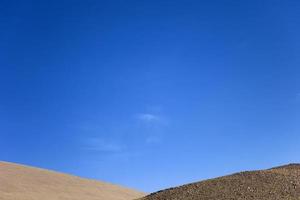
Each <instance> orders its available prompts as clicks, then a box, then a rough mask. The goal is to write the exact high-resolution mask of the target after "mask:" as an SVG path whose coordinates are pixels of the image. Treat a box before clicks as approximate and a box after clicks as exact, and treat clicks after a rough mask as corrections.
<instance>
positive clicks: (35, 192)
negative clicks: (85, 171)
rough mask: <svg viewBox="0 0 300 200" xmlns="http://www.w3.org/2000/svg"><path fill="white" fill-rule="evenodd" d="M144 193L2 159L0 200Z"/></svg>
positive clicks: (79, 199)
mask: <svg viewBox="0 0 300 200" xmlns="http://www.w3.org/2000/svg"><path fill="white" fill-rule="evenodd" d="M143 195H144V194H143V193H141V192H137V191H134V190H131V189H127V188H124V187H120V186H117V185H113V184H109V183H104V182H99V181H95V180H88V179H83V178H79V177H76V176H72V175H66V174H62V173H57V172H53V171H48V170H44V169H39V168H33V167H28V166H23V165H18V164H13V163H7V162H0V200H132V199H135V198H139V197H142V196H143Z"/></svg>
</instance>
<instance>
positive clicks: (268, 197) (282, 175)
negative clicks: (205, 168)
mask: <svg viewBox="0 0 300 200" xmlns="http://www.w3.org/2000/svg"><path fill="white" fill-rule="evenodd" d="M229 199H230V200H299V199H300V164H289V165H285V166H280V167H276V168H272V169H268V170H258V171H246V172H241V173H236V174H232V175H229V176H223V177H219V178H215V179H209V180H205V181H201V182H196V183H191V184H187V185H183V186H180V187H175V188H170V189H166V190H162V191H159V192H156V193H152V194H150V195H148V196H146V197H144V198H141V199H140V200H229Z"/></svg>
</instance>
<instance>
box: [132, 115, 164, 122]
mask: <svg viewBox="0 0 300 200" xmlns="http://www.w3.org/2000/svg"><path fill="white" fill-rule="evenodd" d="M137 118H138V119H139V120H140V121H143V122H154V121H160V117H159V116H157V115H154V114H150V113H140V114H137Z"/></svg>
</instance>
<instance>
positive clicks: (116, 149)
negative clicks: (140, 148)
mask: <svg viewBox="0 0 300 200" xmlns="http://www.w3.org/2000/svg"><path fill="white" fill-rule="evenodd" d="M84 149H85V150H89V151H97V152H102V153H120V152H123V151H125V149H126V147H125V146H124V145H122V144H120V143H117V142H112V141H107V140H104V139H102V138H88V139H86V140H85V142H84Z"/></svg>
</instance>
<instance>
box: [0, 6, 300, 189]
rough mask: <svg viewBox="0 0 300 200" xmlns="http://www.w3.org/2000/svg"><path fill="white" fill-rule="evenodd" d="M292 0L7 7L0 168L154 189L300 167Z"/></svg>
mask: <svg viewBox="0 0 300 200" xmlns="http://www.w3.org/2000/svg"><path fill="white" fill-rule="evenodd" d="M299 10H300V2H299V1H298V0H252V1H243V0H240V1H239V0H223V1H221V0H219V1H217V0H212V1H196V0H195V1H189V0H184V1H183V0H182V1H176V0H168V1H166V0H151V1H150V0H149V1H146V0H128V1H125V0H123V1H121V0H110V1H101V0H81V1H79V0H69V1H68V0H51V1H50V0H43V1H41V0H35V1H33V0H28V1H14V0H2V1H1V3H0V26H1V27H0V159H1V160H5V161H11V162H17V163H23V164H27V165H33V166H38V167H43V168H47V169H53V170H58V171H62V172H66V173H71V174H75V175H79V176H83V177H89V178H95V179H100V180H105V181H108V182H113V183H117V184H121V185H125V186H128V187H132V188H137V189H140V190H143V191H147V192H151V191H155V190H158V189H162V188H166V187H170V186H175V185H179V184H183V183H188V182H191V181H197V180H201V179H205V178H210V177H215V176H219V175H224V174H228V173H232V172H236V171H240V170H250V169H259V168H268V167H272V166H275V165H280V164H284V163H289V162H300V155H299V151H300V135H299V133H300V123H299V120H300V57H299V53H300V37H299V35H300V26H299V24H300V12H299Z"/></svg>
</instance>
